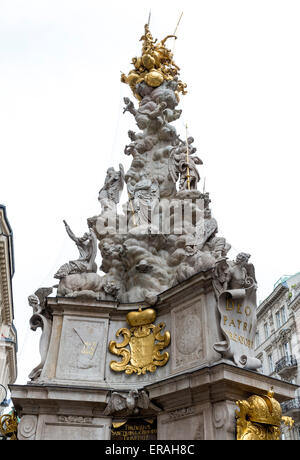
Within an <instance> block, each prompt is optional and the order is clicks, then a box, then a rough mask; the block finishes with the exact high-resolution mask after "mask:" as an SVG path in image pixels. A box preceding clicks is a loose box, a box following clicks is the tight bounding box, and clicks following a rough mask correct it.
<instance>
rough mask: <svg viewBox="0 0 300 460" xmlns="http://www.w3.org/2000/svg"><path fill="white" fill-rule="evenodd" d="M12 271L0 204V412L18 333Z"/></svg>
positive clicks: (14, 368) (14, 362)
mask: <svg viewBox="0 0 300 460" xmlns="http://www.w3.org/2000/svg"><path fill="white" fill-rule="evenodd" d="M13 275H14V254H13V235H12V229H11V227H10V224H9V221H8V219H7V216H6V209H5V206H3V205H0V415H1V413H2V412H3V411H4V409H5V407H7V405H8V402H7V388H8V384H10V383H14V382H15V380H16V378H17V360H16V353H17V334H16V330H15V327H14V324H13V319H14V309H13V294H12V277H13Z"/></svg>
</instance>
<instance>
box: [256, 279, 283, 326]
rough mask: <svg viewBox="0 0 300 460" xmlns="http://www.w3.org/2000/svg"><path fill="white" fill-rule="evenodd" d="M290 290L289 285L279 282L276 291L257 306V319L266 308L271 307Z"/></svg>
mask: <svg viewBox="0 0 300 460" xmlns="http://www.w3.org/2000/svg"><path fill="white" fill-rule="evenodd" d="M287 291H288V287H287V286H285V285H284V284H282V283H281V284H279V285H278V286H277V287H276V288H275V289H274V291H272V292H271V294H270V295H269V296H268V297H267V298H266V299H265V300H264V301H263V302H262V303H261V304H260V305H259V306H258V307H257V319H259V317H260V316H262V315H263V314H264V313H265V312H266V310H268V309H269V308H271V307H272V306H273V305H274V303H275V302H276V301H277V300H278V299H280V297H281V296H282V295H283V294H284V293H285V292H287Z"/></svg>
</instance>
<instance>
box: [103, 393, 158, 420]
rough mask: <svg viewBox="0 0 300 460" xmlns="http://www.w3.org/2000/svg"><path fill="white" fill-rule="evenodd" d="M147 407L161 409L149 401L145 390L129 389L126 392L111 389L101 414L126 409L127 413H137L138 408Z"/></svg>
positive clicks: (109, 413)
mask: <svg viewBox="0 0 300 460" xmlns="http://www.w3.org/2000/svg"><path fill="white" fill-rule="evenodd" d="M149 407H150V408H152V409H154V410H155V411H160V410H161V409H160V408H159V407H158V406H156V405H155V404H153V403H152V402H151V401H150V399H149V396H148V394H147V393H146V391H145V390H131V391H129V392H128V393H119V392H117V391H113V392H112V393H111V395H110V398H109V401H108V403H107V406H106V408H105V410H104V412H103V414H104V415H111V414H115V413H116V412H120V411H126V414H127V415H130V414H134V415H137V414H138V413H139V412H140V409H148V408H149Z"/></svg>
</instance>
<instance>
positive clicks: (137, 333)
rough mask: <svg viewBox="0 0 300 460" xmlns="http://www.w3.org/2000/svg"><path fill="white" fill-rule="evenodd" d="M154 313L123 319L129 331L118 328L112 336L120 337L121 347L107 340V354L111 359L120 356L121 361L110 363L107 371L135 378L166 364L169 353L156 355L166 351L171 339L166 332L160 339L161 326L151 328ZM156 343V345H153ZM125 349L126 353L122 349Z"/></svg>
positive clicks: (141, 313)
mask: <svg viewBox="0 0 300 460" xmlns="http://www.w3.org/2000/svg"><path fill="white" fill-rule="evenodd" d="M155 318H156V313H155V310H153V309H152V308H147V309H146V310H143V311H142V309H141V308H139V310H138V311H132V312H130V313H128V315H127V317H126V319H127V322H128V323H129V324H130V326H132V327H131V329H127V328H121V329H119V330H118V331H117V332H116V336H117V337H119V336H120V335H123V337H124V340H123V342H122V343H117V342H115V341H114V340H111V341H110V343H109V347H108V348H109V351H110V352H111V353H113V354H115V355H118V356H122V361H120V362H117V361H111V363H110V368H111V369H112V370H114V371H116V372H122V371H125V374H128V375H130V374H132V373H133V372H135V373H137V374H138V375H141V374H146V372H147V371H150V372H155V370H156V367H157V366H164V365H165V364H166V363H167V362H168V360H169V353H168V352H164V353H163V354H160V351H161V350H162V349H163V348H165V347H167V346H168V345H169V343H170V340H171V337H170V333H169V332H165V333H164V335H161V334H160V332H161V330H162V329H163V328H164V327H165V323H159V324H158V325H157V326H155V325H154V324H152V322H154V321H155ZM155 341H157V343H155ZM127 345H129V347H130V351H129V350H128V349H126V348H125V347H126V346H127Z"/></svg>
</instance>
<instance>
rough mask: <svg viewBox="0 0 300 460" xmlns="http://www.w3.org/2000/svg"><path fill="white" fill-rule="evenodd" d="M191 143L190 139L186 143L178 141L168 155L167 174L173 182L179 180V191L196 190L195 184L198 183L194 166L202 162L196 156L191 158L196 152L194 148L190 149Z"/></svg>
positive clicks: (198, 176)
mask: <svg viewBox="0 0 300 460" xmlns="http://www.w3.org/2000/svg"><path fill="white" fill-rule="evenodd" d="M193 142H194V139H193V138H192V137H189V138H188V139H187V143H184V142H182V141H180V144H179V145H178V146H177V147H174V149H173V151H172V152H171V155H170V160H169V173H170V175H171V177H172V179H173V181H174V182H177V180H178V179H179V178H180V182H179V190H197V184H198V182H199V181H200V175H199V172H198V169H197V166H196V165H197V164H198V165H201V164H203V162H202V160H201V159H200V158H198V157H197V156H193V153H194V152H195V151H196V149H195V148H194V147H193V148H192V147H191V144H192V143H193Z"/></svg>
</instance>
